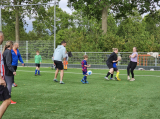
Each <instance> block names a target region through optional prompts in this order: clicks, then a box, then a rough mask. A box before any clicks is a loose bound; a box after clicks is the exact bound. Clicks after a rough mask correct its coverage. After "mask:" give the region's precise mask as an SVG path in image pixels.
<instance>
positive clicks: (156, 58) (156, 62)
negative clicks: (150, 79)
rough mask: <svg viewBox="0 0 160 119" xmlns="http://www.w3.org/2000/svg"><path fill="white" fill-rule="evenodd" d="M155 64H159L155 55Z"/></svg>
mask: <svg viewBox="0 0 160 119" xmlns="http://www.w3.org/2000/svg"><path fill="white" fill-rule="evenodd" d="M155 66H157V58H156V57H155Z"/></svg>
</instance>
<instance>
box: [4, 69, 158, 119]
mask: <svg viewBox="0 0 160 119" xmlns="http://www.w3.org/2000/svg"><path fill="white" fill-rule="evenodd" d="M34 69H35V68H33V67H24V68H23V67H18V71H17V76H16V77H15V82H16V83H17V84H18V87H15V88H12V100H13V101H17V104H16V105H10V106H9V108H8V109H7V111H6V112H5V114H4V116H3V119H159V118H160V113H159V112H160V108H159V107H160V101H159V100H160V86H159V85H160V73H159V71H153V72H152V71H135V79H136V81H135V82H129V81H127V80H126V70H120V78H121V79H122V81H119V82H118V81H106V80H105V79H104V76H105V75H106V73H107V72H108V70H100V69H92V71H93V75H91V76H88V82H89V84H81V82H80V81H81V79H82V74H81V69H68V70H67V71H65V75H64V82H65V84H64V85H62V84H59V83H56V82H53V78H54V70H51V69H50V68H41V76H34ZM94 73H95V74H94ZM58 80H59V76H58Z"/></svg>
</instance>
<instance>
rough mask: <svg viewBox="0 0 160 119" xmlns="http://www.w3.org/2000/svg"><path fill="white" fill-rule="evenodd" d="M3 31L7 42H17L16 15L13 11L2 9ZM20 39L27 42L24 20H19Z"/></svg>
mask: <svg viewBox="0 0 160 119" xmlns="http://www.w3.org/2000/svg"><path fill="white" fill-rule="evenodd" d="M2 29H3V32H4V36H5V40H15V15H14V12H13V11H9V10H4V9H2ZM19 29H20V31H21V32H20V39H23V40H27V33H26V32H25V29H24V24H23V21H22V19H21V18H20V19H19Z"/></svg>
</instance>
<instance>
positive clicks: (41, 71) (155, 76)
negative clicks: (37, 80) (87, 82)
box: [18, 70, 160, 77]
mask: <svg viewBox="0 0 160 119" xmlns="http://www.w3.org/2000/svg"><path fill="white" fill-rule="evenodd" d="M18 71H21V72H33V73H34V71H26V70H18ZM41 72H47V73H54V71H53V72H51V71H41ZM65 73H68V74H82V73H75V72H65ZM93 74H99V75H106V74H103V73H93ZM119 75H126V76H127V74H119ZM135 76H153V77H160V76H158V75H135Z"/></svg>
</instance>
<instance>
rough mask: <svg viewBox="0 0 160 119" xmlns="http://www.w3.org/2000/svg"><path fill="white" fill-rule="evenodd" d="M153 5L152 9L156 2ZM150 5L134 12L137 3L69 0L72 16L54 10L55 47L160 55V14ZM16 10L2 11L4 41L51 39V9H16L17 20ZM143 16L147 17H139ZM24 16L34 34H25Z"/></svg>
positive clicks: (7, 9) (81, 50)
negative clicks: (115, 49)
mask: <svg viewBox="0 0 160 119" xmlns="http://www.w3.org/2000/svg"><path fill="white" fill-rule="evenodd" d="M8 1H9V0H8ZM20 1H21V3H20V2H17V3H15V4H22V3H23V2H25V0H20ZM42 1H43V0H42ZM153 1H154V5H155V4H156V0H153ZM153 1H147V0H146V1H145V0H143V1H142V2H143V3H144V4H140V6H139V8H137V6H136V0H134V2H131V3H130V2H125V1H124V2H119V1H112V2H111V1H110V0H109V1H108V0H100V1H99V0H79V1H78V2H76V1H74V0H70V1H69V2H68V6H69V7H73V8H74V9H75V11H74V12H73V13H72V14H68V13H66V12H65V11H63V10H62V9H61V8H59V7H58V6H57V7H56V28H57V29H56V45H58V44H60V42H61V41H62V40H65V41H67V50H68V51H73V52H107V51H112V48H113V47H116V48H118V49H119V50H120V51H121V52H128V51H131V50H132V47H134V46H136V47H137V48H138V51H140V52H151V51H152V52H160V10H156V9H151V6H153V3H152V2H153ZM43 2H49V0H48V1H47V0H44V1H43ZM147 2H148V3H147ZM28 3H36V0H28ZM28 3H27V4H28ZM8 4H10V3H9V2H8ZM140 8H141V9H140ZM16 10H17V8H16V9H15V8H5V9H2V29H3V32H4V35H5V40H12V41H13V40H16V41H19V40H20V41H23V40H24V41H25V40H53V39H54V7H53V6H34V7H32V8H31V7H26V8H25V9H24V8H21V7H19V9H18V10H19V11H18V20H17V15H16V14H17V11H16ZM148 12H149V13H148ZM143 13H148V14H146V15H145V16H144V17H142V14H143ZM26 16H28V17H31V18H34V19H35V21H33V30H32V31H30V32H28V33H27V32H26V30H25V25H27V22H26V21H25V20H24V18H25V17H26ZM17 24H18V26H17ZM17 28H18V29H19V30H17ZM18 34H19V35H18ZM17 35H18V36H19V37H17ZM17 38H19V39H17Z"/></svg>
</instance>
